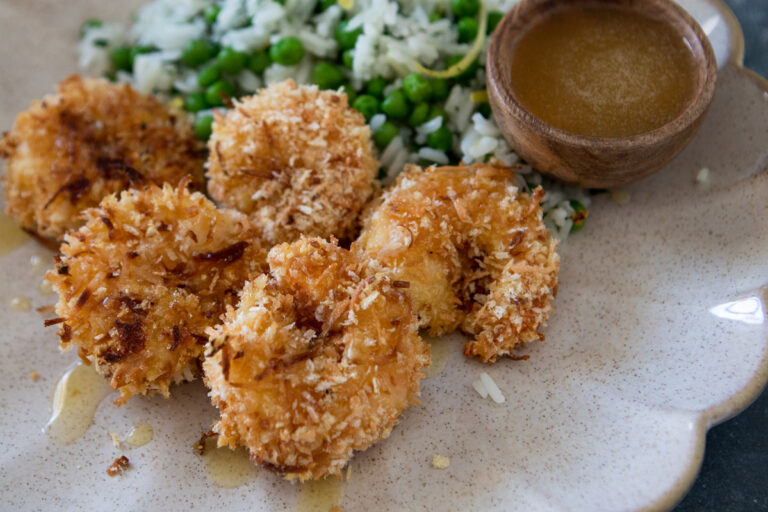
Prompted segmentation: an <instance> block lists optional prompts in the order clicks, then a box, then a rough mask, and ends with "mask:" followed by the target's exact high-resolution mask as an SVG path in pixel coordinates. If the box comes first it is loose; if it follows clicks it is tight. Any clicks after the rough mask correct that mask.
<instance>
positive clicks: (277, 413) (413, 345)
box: [203, 238, 430, 480]
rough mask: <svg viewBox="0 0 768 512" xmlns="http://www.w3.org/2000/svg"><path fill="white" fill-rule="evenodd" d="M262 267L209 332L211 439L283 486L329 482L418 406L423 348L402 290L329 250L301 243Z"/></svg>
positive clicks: (329, 245) (277, 251)
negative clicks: (216, 414) (243, 450)
mask: <svg viewBox="0 0 768 512" xmlns="http://www.w3.org/2000/svg"><path fill="white" fill-rule="evenodd" d="M268 262H269V269H270V271H269V274H268V275H262V276H260V277H258V278H257V279H255V280H253V281H251V282H250V283H249V284H247V285H246V287H245V289H244V290H243V292H242V294H241V296H240V304H239V305H238V306H237V308H229V309H228V311H227V314H226V318H225V321H224V323H222V324H221V325H219V326H218V327H216V328H213V329H211V330H210V331H209V332H210V337H211V343H210V345H209V347H208V353H207V354H206V356H207V357H206V359H205V361H204V363H203V368H204V370H205V379H206V383H207V384H208V386H209V387H210V389H211V392H210V395H211V398H212V400H213V403H214V405H216V406H217V407H218V408H219V411H220V414H221V417H220V419H219V420H218V422H217V423H216V425H215V426H214V431H215V432H217V433H218V434H219V441H218V442H219V445H220V446H223V445H228V446H230V447H232V448H234V447H237V446H245V447H247V448H248V449H249V450H250V453H251V458H252V460H253V461H254V462H256V463H260V464H262V465H264V466H266V467H267V468H270V469H272V470H274V471H277V472H279V473H281V474H283V475H285V476H286V477H287V478H299V479H301V480H306V479H318V478H323V477H325V476H326V475H330V474H336V475H338V474H339V473H340V471H341V469H342V468H343V467H344V466H345V465H346V463H347V462H348V460H349V459H350V457H351V456H352V453H353V451H355V450H364V449H366V448H367V447H369V446H370V445H371V444H373V443H375V442H376V441H378V440H380V439H383V438H386V437H387V436H389V433H390V431H391V430H392V428H393V427H394V425H395V423H396V422H397V418H398V417H399V415H400V413H401V412H402V411H403V410H404V409H405V408H406V407H407V406H408V405H409V404H415V403H417V395H418V390H419V381H420V379H421V378H423V377H424V375H423V373H422V372H421V369H422V368H424V367H425V366H427V365H429V361H430V357H429V347H428V345H427V344H426V343H424V342H423V341H422V340H421V338H420V337H419V335H418V332H417V324H416V321H415V318H414V316H413V315H412V311H411V302H410V300H409V298H408V295H407V294H406V293H404V290H403V286H405V284H404V283H400V282H397V281H393V280H391V279H390V278H389V277H387V276H385V275H381V274H378V273H376V271H375V270H376V269H375V268H372V267H371V265H370V263H369V262H367V261H366V260H365V259H363V258H360V257H359V256H358V255H356V254H353V253H352V252H350V251H348V250H346V249H342V248H340V247H338V246H337V245H336V243H335V242H326V241H323V240H321V239H318V238H302V239H300V240H298V241H296V242H294V243H292V244H290V245H289V244H283V245H279V246H276V247H274V248H273V249H272V250H271V251H270V252H269V257H268Z"/></svg>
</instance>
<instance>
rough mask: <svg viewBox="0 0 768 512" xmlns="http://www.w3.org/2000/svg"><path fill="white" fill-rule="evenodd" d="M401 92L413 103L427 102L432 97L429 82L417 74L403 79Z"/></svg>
mask: <svg viewBox="0 0 768 512" xmlns="http://www.w3.org/2000/svg"><path fill="white" fill-rule="evenodd" d="M403 91H404V92H405V95H406V96H408V99H409V100H411V101H412V102H414V103H421V102H422V101H428V100H429V97H430V96H431V95H432V86H431V85H430V83H429V80H427V79H426V78H424V77H423V76H421V75H420V74H418V73H411V74H409V75H407V76H406V77H405V78H404V79H403Z"/></svg>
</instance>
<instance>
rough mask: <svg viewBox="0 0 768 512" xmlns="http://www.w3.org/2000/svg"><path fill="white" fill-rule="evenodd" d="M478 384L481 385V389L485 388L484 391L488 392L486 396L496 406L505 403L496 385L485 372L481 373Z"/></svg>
mask: <svg viewBox="0 0 768 512" xmlns="http://www.w3.org/2000/svg"><path fill="white" fill-rule="evenodd" d="M480 382H482V383H483V387H485V390H486V391H488V396H490V397H491V400H493V401H494V402H496V403H497V404H503V403H504V402H505V401H506V398H504V395H503V394H502V393H501V390H500V389H499V386H497V385H496V382H495V381H494V380H493V379H492V378H491V376H490V375H488V374H487V373H485V372H483V373H481V374H480Z"/></svg>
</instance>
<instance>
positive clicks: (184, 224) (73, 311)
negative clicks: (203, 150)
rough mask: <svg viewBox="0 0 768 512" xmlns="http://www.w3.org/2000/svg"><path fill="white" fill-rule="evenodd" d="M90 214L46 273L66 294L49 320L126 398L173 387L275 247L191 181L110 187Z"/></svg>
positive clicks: (65, 343)
mask: <svg viewBox="0 0 768 512" xmlns="http://www.w3.org/2000/svg"><path fill="white" fill-rule="evenodd" d="M85 217H86V223H85V225H84V226H82V227H81V228H80V229H79V230H77V231H71V232H69V233H68V234H67V235H65V237H64V243H63V244H62V245H61V254H60V256H59V259H58V263H57V265H56V268H55V269H54V270H52V271H50V272H49V273H48V274H47V275H46V279H48V281H50V282H51V283H52V284H53V286H54V288H55V289H56V291H57V292H58V294H59V301H58V303H57V305H56V313H57V315H58V318H56V319H54V320H52V321H48V322H46V324H48V325H50V324H59V326H60V327H59V337H60V339H61V346H62V347H63V348H69V347H70V346H72V345H76V346H77V347H78V353H79V355H80V357H81V358H82V359H83V360H84V361H88V362H92V363H95V365H96V368H97V370H98V371H99V372H100V373H102V374H103V375H105V376H106V377H108V378H109V379H110V382H111V385H112V387H113V388H115V389H118V390H120V397H119V398H118V400H117V403H118V404H120V403H124V402H125V401H126V400H127V399H128V398H129V397H130V396H132V395H134V394H149V393H153V392H159V393H161V394H163V395H165V396H168V394H169V386H170V385H171V384H172V383H174V382H177V381H181V380H189V379H191V378H193V377H194V376H195V375H196V374H198V373H199V371H200V367H199V361H198V359H199V357H200V355H201V354H202V352H203V349H204V346H205V344H206V343H207V341H208V338H207V336H206V334H205V330H206V328H207V327H209V326H212V325H214V324H216V323H217V322H218V321H219V317H220V315H221V314H222V313H223V312H224V309H225V306H226V305H227V304H233V303H235V302H236V298H237V293H238V292H239V291H240V289H241V288H242V286H243V284H244V282H245V280H246V279H247V278H248V277H249V276H250V275H258V274H259V273H260V272H261V271H262V270H263V267H262V266H263V265H265V261H266V251H264V250H262V249H261V247H260V245H259V243H258V236H257V234H255V232H254V229H253V228H252V226H251V224H250V221H249V220H248V219H247V217H246V216H245V215H243V214H241V213H239V212H236V211H233V210H229V211H222V210H217V209H216V207H215V206H214V204H213V203H212V202H211V201H210V200H208V199H206V198H205V197H204V196H203V195H202V194H200V193H191V192H189V190H187V188H186V182H185V181H182V183H181V184H180V185H179V187H178V188H173V187H171V186H170V185H168V184H166V185H164V186H163V187H162V188H160V187H158V186H156V185H151V186H148V187H147V188H144V189H141V190H137V189H131V190H128V191H124V192H123V193H122V194H121V195H120V197H119V198H118V197H117V196H116V195H109V196H107V197H106V198H105V199H104V200H103V201H102V202H101V204H100V205H99V207H98V208H92V209H88V210H86V212H85Z"/></svg>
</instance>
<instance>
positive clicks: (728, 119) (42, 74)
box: [0, 0, 768, 511]
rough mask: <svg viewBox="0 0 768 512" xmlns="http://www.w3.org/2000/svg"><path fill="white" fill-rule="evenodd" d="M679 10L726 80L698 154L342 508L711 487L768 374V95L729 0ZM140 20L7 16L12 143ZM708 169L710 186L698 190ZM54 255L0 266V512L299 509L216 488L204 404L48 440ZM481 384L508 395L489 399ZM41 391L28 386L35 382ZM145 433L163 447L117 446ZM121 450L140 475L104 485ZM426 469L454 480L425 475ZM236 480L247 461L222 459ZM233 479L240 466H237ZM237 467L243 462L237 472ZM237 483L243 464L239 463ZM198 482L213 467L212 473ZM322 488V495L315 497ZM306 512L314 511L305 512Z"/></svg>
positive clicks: (355, 471)
mask: <svg viewBox="0 0 768 512" xmlns="http://www.w3.org/2000/svg"><path fill="white" fill-rule="evenodd" d="M682 3H683V5H684V6H685V7H686V8H687V9H689V10H690V11H691V12H692V13H693V14H694V15H695V17H696V18H697V19H698V20H699V21H700V23H701V25H702V26H703V27H704V29H705V31H706V32H707V33H708V34H709V35H710V37H711V39H712V42H713V45H714V47H715V49H716V52H717V56H718V59H719V63H720V66H721V69H720V76H719V80H718V88H717V94H716V97H715V100H714V104H713V105H712V109H711V111H710V113H709V115H708V117H707V120H706V122H705V124H704V126H703V128H702V130H701V132H700V133H699V135H698V136H697V138H696V139H695V140H694V142H693V143H692V144H691V146H690V147H688V148H687V149H686V150H685V152H684V153H683V154H682V155H680V157H679V158H677V159H676V160H675V161H674V162H673V163H672V164H670V165H669V166H668V167H667V168H666V169H664V170H663V171H661V172H660V173H658V174H657V175H654V176H652V177H651V178H648V179H646V180H644V181H642V182H640V183H637V184H636V185H633V186H631V187H628V188H627V189H626V192H627V193H628V194H629V197H630V200H629V202H628V203H627V204H618V203H616V202H614V201H611V200H610V199H609V198H608V197H607V196H602V197H600V198H598V199H597V200H596V201H595V204H594V208H593V209H592V212H591V215H590V219H589V223H588V227H587V228H586V229H585V230H584V231H583V232H580V233H579V234H577V235H575V236H574V237H572V239H571V240H569V241H568V242H567V244H565V245H564V246H563V247H562V262H563V263H562V276H561V285H560V295H559V296H558V298H557V302H556V306H557V312H556V314H555V315H554V316H553V317H552V319H551V322H550V325H549V328H548V331H547V341H546V343H541V344H535V345H533V346H531V347H530V348H529V349H528V353H529V354H530V355H531V358H530V360H528V361H522V362H513V361H503V362H500V363H498V364H496V365H495V366H492V367H485V366H482V365H481V364H479V363H476V362H473V361H469V360H467V359H464V358H463V357H462V356H461V353H460V352H461V350H460V343H459V341H458V340H457V339H450V338H449V339H447V340H443V343H452V346H450V347H449V348H450V352H449V357H448V360H447V366H446V367H445V369H444V370H443V371H442V373H440V374H439V375H438V376H436V377H433V378H431V379H428V380H426V381H424V382H423V387H422V398H423V404H422V405H421V406H418V407H413V408H411V409H409V410H408V411H407V412H406V413H405V414H404V416H403V418H402V421H401V423H400V425H399V426H398V427H397V428H396V429H395V431H394V432H393V434H392V436H391V437H390V438H389V439H387V440H385V441H383V442H381V443H379V444H377V445H376V446H375V447H373V448H372V449H370V450H368V451H366V452H364V453H361V454H358V455H357V456H356V457H355V458H354V460H353V462H352V471H351V478H350V479H349V480H348V481H345V482H344V483H343V484H342V485H341V486H337V487H335V488H334V491H335V492H336V497H334V498H333V499H332V501H333V502H336V501H339V502H340V504H341V505H342V506H343V507H344V509H345V510H355V511H356V510H513V509H514V510H526V511H545V510H546V511H549V510H635V509H643V508H647V509H664V508H668V507H670V506H672V505H673V504H674V503H675V502H676V501H677V500H678V499H679V498H680V497H681V496H682V495H683V493H684V492H685V491H686V490H687V488H688V487H689V485H690V484H691V482H692V481H693V479H694V477H695V475H696V472H697V470H698V468H699V465H700V462H701V458H702V453H703V450H704V439H705V432H706V430H707V428H708V427H710V426H711V425H713V424H716V423H718V422H720V421H723V420H724V419H726V418H728V417H730V416H732V415H734V414H736V413H737V412H738V411H739V410H741V409H742V408H743V407H745V406H746V405H747V404H748V403H749V402H750V401H751V400H752V399H753V398H754V397H755V396H756V395H757V394H758V392H759V391H760V389H761V388H762V387H763V385H764V384H765V381H766V377H767V376H768V363H767V361H766V359H767V358H766V346H767V345H768V334H767V333H766V323H765V303H766V287H765V285H766V283H768V258H766V256H765V254H766V250H767V249H768V222H766V217H767V215H766V214H768V210H767V208H768V172H767V171H766V166H767V165H768V92H766V90H768V86H766V82H765V80H764V79H762V78H760V77H758V76H756V75H754V74H753V73H751V72H749V71H746V70H744V69H742V68H741V66H740V63H741V58H742V50H743V40H742V36H741V32H740V29H739V27H738V25H737V23H736V21H735V19H734V17H733V15H732V14H731V13H730V11H728V9H727V8H726V7H725V6H724V5H722V4H721V3H720V2H719V1H718V0H685V1H683V2H682ZM135 5H136V2H135V1H131V2H101V1H99V0H88V1H71V2H56V1H53V0H49V1H45V2H44V1H42V0H4V1H2V2H0V48H2V53H0V63H1V64H2V69H3V72H2V74H0V127H2V128H8V127H10V125H11V123H12V120H13V117H14V115H15V114H16V113H17V112H18V111H20V110H22V109H24V108H26V106H27V105H28V103H29V101H30V100H31V99H33V98H35V97H38V96H41V95H42V94H43V93H45V92H48V91H50V90H52V89H53V87H54V84H55V83H56V82H57V81H58V80H60V79H61V78H62V77H64V76H65V75H67V74H68V73H71V72H73V71H75V55H74V50H73V47H74V42H75V40H74V39H75V37H76V33H77V27H78V25H79V23H80V22H81V21H82V20H83V19H85V18H88V17H102V18H112V19H120V18H122V17H125V16H127V15H128V12H129V11H130V10H131V9H132V8H133V7H135ZM702 167H706V168H708V169H710V171H711V172H710V176H711V181H710V183H709V184H708V185H700V184H697V182H696V179H695V178H696V175H697V173H698V172H699V170H700V169H701V168H702ZM34 255H38V256H41V257H42V258H43V261H44V262H46V264H50V262H51V259H52V255H51V253H49V252H47V251H46V250H45V249H44V248H42V247H41V246H40V245H39V244H37V243H36V242H34V241H29V242H28V243H26V244H25V245H23V246H21V247H19V248H17V249H15V250H13V251H12V252H10V253H6V254H3V255H2V256H0V283H1V284H2V286H1V287H0V305H2V308H0V322H1V323H2V325H3V332H2V336H0V346H2V357H1V358H0V413H1V414H0V428H1V429H2V432H3V435H2V436H0V493H1V494H2V497H0V502H1V503H3V505H2V508H4V509H7V510H28V509H46V508H47V509H53V508H56V509H65V510H72V509H108V508H109V509H115V508H118V507H119V508H120V509H121V510H138V509H141V510H148V509H149V510H151V509H167V510H170V509H179V510H181V509H183V510H187V509H190V508H193V507H194V508H195V509H202V510H210V509H219V508H226V509H230V510H241V509H242V510H245V509H248V510H295V509H296V507H299V508H302V509H304V510H310V509H311V508H307V506H306V503H309V504H310V505H313V504H314V505H316V504H318V503H312V500H311V499H309V502H308V501H307V499H308V498H307V492H308V491H307V490H306V489H305V490H303V491H302V489H301V488H300V486H299V485H294V484H291V483H288V482H285V481H283V480H281V479H280V478H278V477H276V476H274V475H273V474H271V473H269V472H267V471H261V470H256V469H251V468H250V467H249V466H245V467H244V468H240V469H242V470H243V471H242V473H243V474H242V475H241V477H242V478H241V480H242V481H243V482H245V483H244V484H243V485H242V486H240V487H237V488H234V489H225V488H221V487H218V486H216V485H214V483H213V482H212V481H211V477H210V472H211V471H213V473H214V476H216V475H215V473H216V472H215V471H214V469H212V468H215V466H216V464H217V463H218V462H221V461H218V462H217V461H215V460H213V461H211V460H207V459H206V460H201V459H200V457H199V456H198V455H196V454H195V452H194V451H193V449H192V445H193V444H194V442H195V441H196V440H197V439H198V437H199V434H200V432H201V430H206V429H207V428H208V427H209V425H210V423H211V420H212V419H213V418H214V416H215V410H214V409H213V408H212V407H211V406H210V405H209V404H208V402H207V400H206V396H205V390H204V388H203V386H202V385H201V384H200V383H199V382H198V383H191V384H186V385H183V386H180V387H178V388H177V389H175V392H174V398H173V399H172V400H164V399H162V398H149V399H142V398H137V399H133V400H131V401H130V403H129V404H128V405H126V406H124V407H122V408H116V407H114V406H113V405H112V404H111V401H110V400H104V401H102V403H101V405H100V406H99V407H98V409H97V410H96V414H95V420H94V424H93V426H91V428H90V429H89V430H88V431H87V432H86V433H85V435H83V436H82V437H81V438H79V439H78V440H76V441H75V442H73V443H72V444H69V445H67V446H64V447H59V446H56V445H55V444H52V443H51V442H50V441H49V439H48V437H47V435H46V434H45V433H43V431H42V427H43V426H44V425H45V423H46V421H47V419H48V416H49V412H50V400H51V391H52V389H53V387H54V385H55V383H56V381H57V379H58V377H59V376H60V375H61V374H62V373H63V372H64V371H65V369H66V368H67V367H68V366H69V365H70V364H71V363H72V362H74V361H75V359H76V356H75V354H74V353H66V354H61V353H59V352H58V350H57V349H56V339H55V336H54V333H53V332H52V330H51V329H48V330H46V329H44V328H43V326H42V318H41V316H40V315H39V314H38V313H36V312H35V311H34V309H33V310H32V311H30V312H18V311H14V310H13V309H12V308H10V307H8V305H9V303H10V302H11V300H12V299H13V298H14V297H17V296H27V297H29V298H30V299H31V302H32V306H33V307H38V306H44V305H47V304H51V303H52V302H53V301H54V298H53V297H52V296H51V295H45V294H42V293H40V292H39V291H38V284H39V283H40V280H41V277H42V274H43V271H44V267H43V266H35V265H32V264H30V257H32V256H34ZM484 370H485V371H487V372H488V373H489V374H490V375H491V376H492V377H493V379H494V380H495V381H496V382H497V383H498V385H499V386H500V388H501V389H502V391H503V392H504V393H505V395H506V397H507V401H506V403H504V404H502V405H497V404H494V403H493V402H491V401H490V400H482V399H481V398H480V397H479V395H478V394H477V393H476V392H475V391H474V390H473V389H472V387H471V382H472V381H473V380H474V379H476V378H477V376H478V374H479V373H480V372H481V371H484ZM32 371H36V372H38V373H39V375H40V378H39V380H37V381H33V380H31V379H30V377H29V374H30V372H32ZM140 422H144V423H149V424H150V425H152V427H153V428H154V432H155V436H154V440H153V441H152V442H150V443H149V444H147V445H145V446H142V447H139V448H130V447H127V446H123V448H122V449H117V448H115V447H114V446H113V444H112V442H111V440H110V438H109V436H108V435H107V433H108V432H114V433H118V434H119V435H120V436H124V435H125V434H126V433H127V431H129V430H130V428H131V426H133V425H135V424H137V423H140ZM122 453H125V454H126V455H127V456H128V457H129V458H130V460H131V463H132V468H131V469H130V470H129V471H128V472H126V473H125V474H124V475H123V476H121V477H119V478H109V477H108V476H107V475H106V474H105V471H104V470H105V469H106V467H107V466H108V465H109V464H110V463H111V461H112V460H113V459H114V458H115V457H116V456H118V455H120V454H122ZM435 454H441V455H446V456H449V457H450V460H451V463H450V467H449V468H448V469H446V470H442V471H439V470H435V469H432V468H431V467H430V461H431V459H432V456H433V455H435ZM223 460H224V462H225V463H226V464H229V463H238V462H242V459H232V460H229V459H223ZM228 461H229V462H228ZM233 461H234V462H233ZM238 467H240V466H238ZM206 468H208V470H207V469H206ZM309 489H312V490H314V491H317V490H318V489H317V488H309ZM301 503H304V505H302V504H301Z"/></svg>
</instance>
